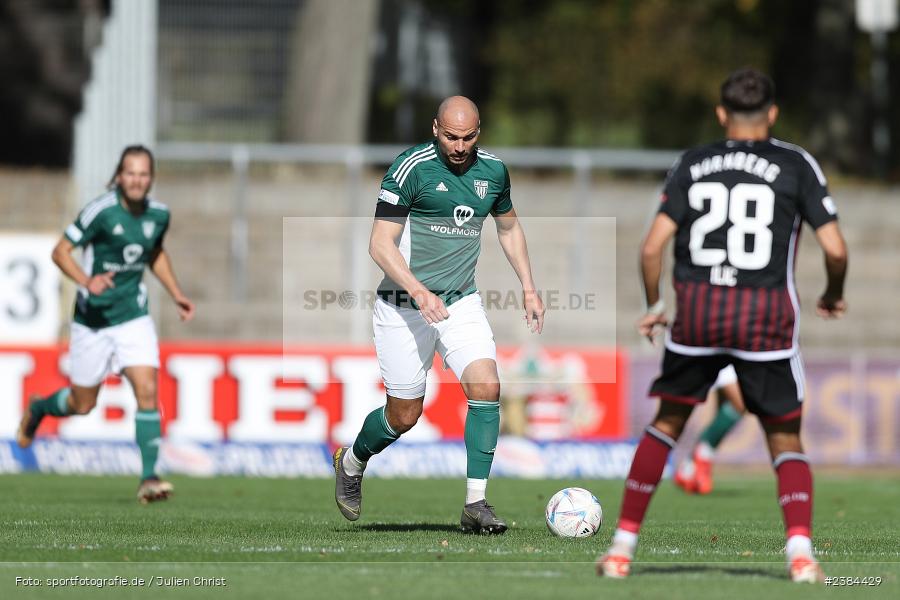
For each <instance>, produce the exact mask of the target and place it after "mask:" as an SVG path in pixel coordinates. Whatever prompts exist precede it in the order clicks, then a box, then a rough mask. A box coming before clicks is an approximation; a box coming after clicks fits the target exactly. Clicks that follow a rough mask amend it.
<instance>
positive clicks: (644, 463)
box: [619, 427, 675, 533]
mask: <svg viewBox="0 0 900 600" xmlns="http://www.w3.org/2000/svg"><path fill="white" fill-rule="evenodd" d="M674 447H675V440H673V439H672V438H670V437H669V436H667V435H666V434H664V433H662V432H661V431H659V430H658V429H655V428H653V427H648V428H647V431H646V432H644V437H642V438H641V442H640V443H639V444H638V447H637V451H636V452H635V453H634V460H633V461H632V462H631V470H630V471H629V472H628V479H626V480H625V495H624V497H623V498H622V513H621V514H620V516H619V528H620V529H624V530H625V531H631V532H632V533H638V532H639V531H640V529H641V523H642V522H643V521H644V513H646V512H647V505H649V504H650V498H651V497H653V492H654V491H655V490H656V486H657V484H658V483H659V480H660V479H661V478H662V474H663V469H664V468H665V467H666V459H667V458H668V457H669V451H670V450H671V449H672V448H674Z"/></svg>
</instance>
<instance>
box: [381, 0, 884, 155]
mask: <svg viewBox="0 0 900 600" xmlns="http://www.w3.org/2000/svg"><path fill="white" fill-rule="evenodd" d="M384 1H385V3H386V4H390V5H392V6H393V7H394V8H393V10H395V11H396V12H398V13H402V12H404V10H405V9H406V8H407V7H409V6H412V5H415V6H418V7H421V8H423V9H424V15H425V17H423V19H425V20H426V21H427V20H430V21H432V22H434V21H437V22H444V23H450V24H452V27H450V30H451V31H453V43H454V56H455V58H456V60H457V61H458V65H457V70H458V71H459V72H461V73H463V74H464V75H463V76H462V77H461V78H460V82H461V85H460V87H461V91H462V93H466V94H467V95H470V96H471V97H473V99H475V100H476V102H478V103H479V105H480V107H481V109H482V119H483V121H484V123H485V129H484V138H483V139H484V143H485V144H490V145H546V146H613V147H616V146H621V147H636V146H637V147H656V148H681V147H685V146H689V145H693V144H697V143H701V142H704V141H708V140H710V139H715V138H716V137H719V136H721V130H720V128H719V126H718V124H717V122H716V120H715V117H714V114H713V106H714V105H715V103H716V102H717V101H718V95H719V85H720V83H721V81H722V80H723V79H724V78H725V76H726V75H727V74H728V73H729V72H730V71H732V70H733V69H735V68H738V67H741V66H745V65H751V66H756V67H758V68H760V69H762V70H764V71H768V72H769V73H770V74H771V75H772V77H773V78H774V79H775V83H776V87H777V88H778V101H779V104H780V105H781V106H782V117H781V119H780V120H779V123H778V125H777V128H776V130H775V133H776V135H778V136H779V137H783V138H785V139H788V140H791V141H794V142H797V143H800V144H803V145H806V146H808V147H809V148H810V150H812V151H813V152H814V153H815V154H816V156H817V157H820V159H821V160H822V161H823V162H825V163H829V164H830V165H831V166H836V167H840V168H841V169H842V170H845V171H853V172H858V173H867V172H869V168H870V167H869V162H870V160H869V159H870V156H871V150H870V144H869V139H868V138H869V133H868V126H867V120H868V119H869V118H870V117H869V112H868V111H869V109H868V104H867V102H868V100H867V98H868V96H867V90H866V85H865V84H866V82H867V81H868V64H867V58H868V55H867V49H868V45H867V38H866V36H865V35H863V34H862V33H860V32H859V31H857V30H856V27H855V24H854V13H853V10H854V5H853V2H851V1H849V0H792V1H791V2H783V1H780V0H704V1H703V2H678V1H675V0H596V1H586V0H585V1H583V0H555V1H552V2H546V1H541V0H495V1H493V2H480V1H478V0H458V1H457V2H453V3H446V2H442V1H439V0H384ZM382 31H384V27H382ZM388 37H390V36H388ZM895 37H896V36H895ZM897 46H898V44H897V40H894V42H893V45H892V46H891V48H892V50H891V53H892V56H893V57H895V58H894V62H896V57H897V56H900V53H898V50H897ZM860 49H863V50H865V51H860ZM396 51H397V50H396V48H394V49H392V50H391V51H390V52H388V53H387V54H388V55H389V57H390V58H391V59H392V60H393V59H394V57H395V55H396ZM379 64H381V67H380V69H379V70H380V71H381V72H382V74H384V73H385V69H384V64H385V63H384V61H383V60H382V61H380V63H379ZM396 80H397V79H396V78H393V79H392V81H396ZM892 82H893V85H894V86H895V87H900V78H898V77H894V78H893V80H892ZM896 93H898V92H896V90H895V94H896ZM895 97H897V96H895ZM373 98H374V99H375V101H374V102H373V104H374V105H375V111H376V112H377V111H378V110H382V111H386V108H387V107H389V106H396V105H397V104H398V103H402V102H407V103H409V102H410V101H411V100H410V92H409V91H408V90H406V91H404V90H403V89H400V88H398V87H391V86H390V84H389V83H387V82H385V81H384V79H383V78H382V79H379V78H378V76H377V75H376V86H375V90H374V92H373ZM437 99H438V98H437V97H431V96H430V95H429V94H428V93H427V91H422V90H419V91H418V92H417V93H416V94H415V95H414V98H413V100H412V102H413V103H414V104H415V105H416V107H417V108H416V110H417V114H418V113H422V114H423V118H424V116H426V113H425V112H424V111H425V110H426V109H425V108H421V107H422V106H426V107H428V109H431V106H432V104H433V102H435V101H436V100H437ZM416 103H417V104H416ZM379 104H380V106H381V108H379ZM382 114H386V112H383V113H382ZM898 116H900V115H896V114H895V115H893V117H892V124H893V127H894V130H895V131H896V130H897V129H898V128H900V118H898ZM426 124H427V122H426ZM371 131H372V132H373V133H375V131H374V130H371ZM398 131H399V132H404V131H405V130H403V129H402V128H401V129H399V130H398V129H394V130H393V131H390V130H387V129H381V130H379V132H378V133H377V134H376V135H374V138H375V139H377V140H379V141H403V142H407V141H411V140H409V139H397V133H398ZM401 137H404V138H405V134H404V135H402V136H401ZM895 139H900V138H895Z"/></svg>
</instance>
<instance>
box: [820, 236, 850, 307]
mask: <svg viewBox="0 0 900 600" xmlns="http://www.w3.org/2000/svg"><path fill="white" fill-rule="evenodd" d="M816 240H818V242H819V245H820V246H821V247H822V251H823V252H824V254H825V273H826V274H827V276H828V283H827V284H826V286H825V293H823V294H822V296H821V297H820V298H819V301H818V302H817V303H816V313H817V314H818V315H819V316H820V317H822V318H823V319H840V318H841V317H842V316H844V313H845V312H847V302H846V301H845V300H844V279H845V277H846V275H847V244H846V243H845V242H844V236H843V235H841V229H840V227H838V224H837V222H836V221H832V222H831V223H826V224H825V225H822V226H821V227H819V228H818V229H816Z"/></svg>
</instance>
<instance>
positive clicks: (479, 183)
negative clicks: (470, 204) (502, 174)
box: [474, 179, 488, 200]
mask: <svg viewBox="0 0 900 600" xmlns="http://www.w3.org/2000/svg"><path fill="white" fill-rule="evenodd" d="M474 183H475V193H476V194H478V197H479V198H481V199H482V200H484V197H485V196H487V189H488V182H487V181H484V180H482V179H476V180H475V182H474Z"/></svg>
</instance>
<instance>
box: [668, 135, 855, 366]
mask: <svg viewBox="0 0 900 600" xmlns="http://www.w3.org/2000/svg"><path fill="white" fill-rule="evenodd" d="M659 211H660V212H662V213H665V214H666V215H668V216H669V217H671V218H672V220H674V221H675V223H677V224H678V230H677V232H676V234H675V270H674V275H673V281H674V285H675V294H676V298H677V309H676V315H675V321H674V323H673V324H672V328H671V330H670V332H669V335H668V337H667V340H666V346H667V347H668V348H669V349H670V350H672V351H673V352H677V353H680V354H687V355H694V356H702V355H710V354H720V353H728V354H732V355H735V356H738V357H740V358H744V359H747V360H779V359H783V358H789V357H791V356H793V355H794V354H796V352H797V350H798V346H797V336H798V324H799V320H798V317H799V303H798V300H797V292H796V289H795V287H794V260H795V258H796V254H797V247H798V241H799V235H800V228H801V225H802V223H803V222H804V221H805V222H807V223H809V224H810V226H811V227H812V228H813V229H818V228H819V227H821V226H822V225H825V224H826V223H829V222H831V221H834V220H835V219H837V209H836V208H835V204H834V202H833V201H832V199H831V197H830V196H829V194H828V186H827V183H826V181H825V175H824V174H823V173H822V169H821V168H820V167H819V165H818V163H816V161H815V159H814V158H813V157H812V156H810V154H809V153H808V152H806V151H805V150H803V149H802V148H800V147H799V146H795V145H793V144H788V143H786V142H782V141H780V140H776V139H774V138H770V139H768V140H765V141H738V140H726V141H722V142H718V143H714V144H710V145H707V146H701V147H698V148H694V149H692V150H688V151H687V152H685V153H684V154H683V155H682V156H681V158H680V159H679V160H678V162H676V163H675V165H674V166H673V167H672V170H671V171H670V172H669V176H668V178H667V179H666V184H665V188H664V190H663V193H662V197H661V205H660V208H659Z"/></svg>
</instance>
